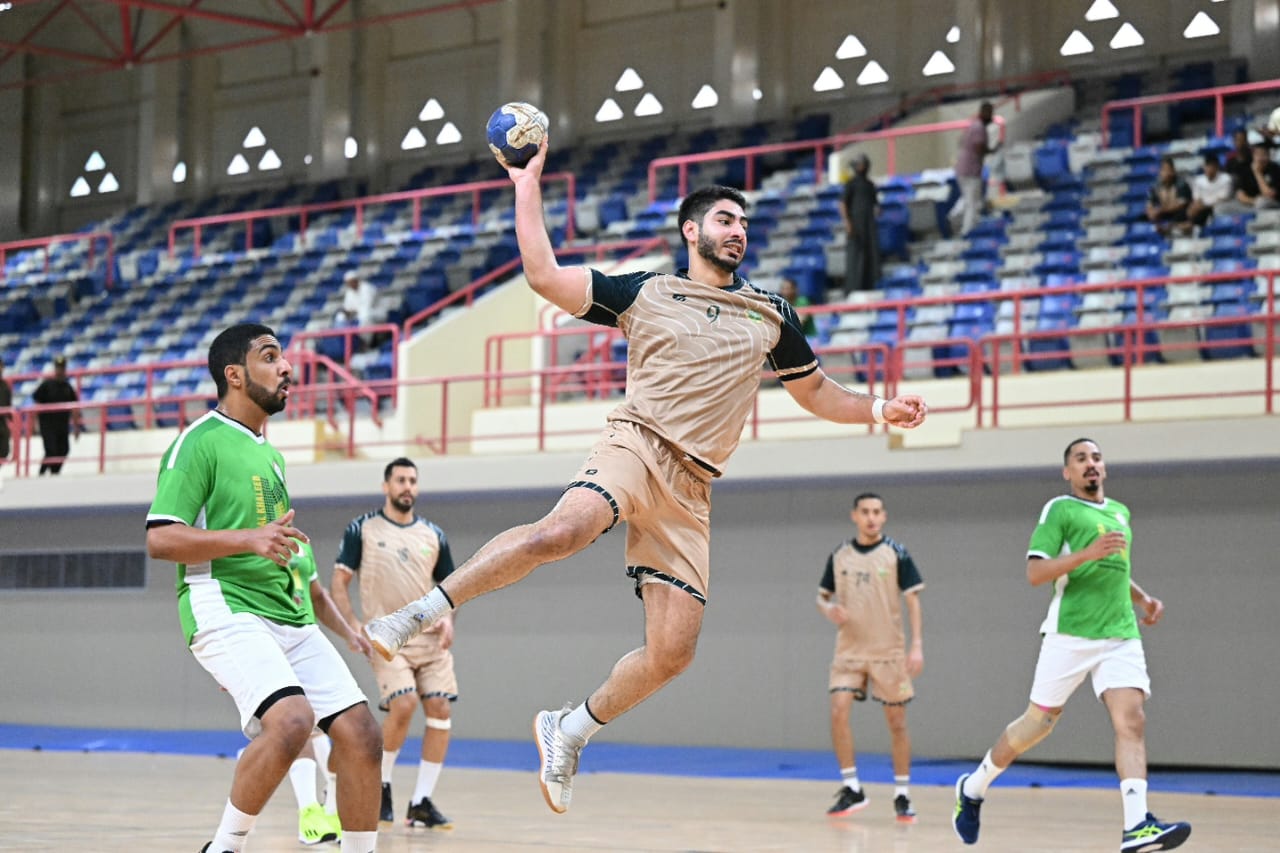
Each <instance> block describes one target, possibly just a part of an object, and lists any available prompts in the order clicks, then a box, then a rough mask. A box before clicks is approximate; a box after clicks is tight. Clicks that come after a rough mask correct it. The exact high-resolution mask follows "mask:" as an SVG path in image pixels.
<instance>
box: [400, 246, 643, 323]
mask: <svg viewBox="0 0 1280 853" xmlns="http://www.w3.org/2000/svg"><path fill="white" fill-rule="evenodd" d="M666 246H667V243H666V240H665V239H663V238H661V237H653V238H650V239H648V240H617V241H614V242H612V243H592V244H591V245H590V246H560V247H558V248H556V249H555V254H556V257H558V258H563V257H572V256H578V255H580V256H583V257H584V258H590V257H594V258H595V259H596V260H597V261H602V260H604V257H605V255H607V254H609V253H610V252H617V251H621V250H623V249H631V250H632V251H631V252H629V253H628V254H627V255H626V256H624V257H622V258H620V259H618V261H617V262H616V263H623V262H625V261H628V260H631V259H632V258H636V257H639V256H641V255H644V254H647V253H649V252H651V251H653V250H655V249H659V248H662V249H665V248H666ZM522 263H523V262H522V260H521V259H520V257H519V256H517V257H514V258H512V259H511V260H509V261H507V262H506V263H504V264H501V265H500V266H498V267H495V268H494V269H492V270H490V271H489V272H487V273H485V274H484V275H482V276H480V278H478V279H476V280H475V281H473V282H471V283H470V284H468V285H467V286H466V287H461V288H458V289H457V290H455V291H454V292H453V293H450V294H449V295H448V296H446V297H444V298H443V299H440V300H438V301H436V302H433V303H432V304H430V305H428V306H427V307H425V308H423V309H422V310H421V311H419V312H417V313H416V314H414V315H413V316H411V317H409V318H408V319H406V320H405V321H404V337H405V338H410V337H413V331H414V329H416V328H417V327H418V326H421V325H423V324H424V323H426V322H427V321H428V320H430V319H431V318H432V317H434V316H435V315H437V314H439V313H440V312H441V311H443V310H444V309H446V308H448V307H449V306H451V305H466V306H470V305H471V304H472V303H474V302H475V300H476V296H478V295H479V293H480V291H481V290H483V289H485V288H486V287H488V286H489V285H491V284H493V283H494V282H497V281H501V280H502V279H504V278H506V277H507V276H509V275H513V274H515V271H516V270H518V269H520V267H521V265H522Z"/></svg>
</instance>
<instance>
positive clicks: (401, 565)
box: [330, 457, 458, 830]
mask: <svg viewBox="0 0 1280 853" xmlns="http://www.w3.org/2000/svg"><path fill="white" fill-rule="evenodd" d="M382 492H383V495H385V498H384V500H383V504H382V508H381V509H378V510H374V511H373V512H368V513H365V514H364V515H362V516H360V517H358V518H356V519H355V520H353V521H352V522H351V523H350V524H348V525H347V529H346V532H345V533H343V536H342V550H341V551H340V552H339V554H338V561H337V564H336V565H335V566H334V569H333V580H332V581H331V582H330V586H331V587H332V594H333V600H334V603H335V604H336V605H337V606H338V610H339V611H341V613H342V614H343V616H345V617H346V619H347V621H348V622H350V623H352V624H354V625H358V624H359V622H358V621H357V619H356V617H355V612H354V610H353V608H352V606H351V594H350V591H349V587H350V586H351V579H352V578H353V577H354V576H355V575H356V574H359V575H360V610H361V611H362V612H363V614H364V616H365V618H366V619H373V618H375V617H378V616H382V615H384V614H387V613H391V612H392V611H394V610H395V609H396V608H397V607H401V606H402V605H404V603H405V602H406V601H413V600H414V599H416V598H419V597H421V596H423V595H426V594H427V593H428V592H430V591H431V590H433V589H435V587H436V584H438V583H439V582H440V581H442V580H444V579H445V578H447V577H448V576H449V575H450V573H452V572H453V555H452V553H451V552H450V551H449V540H448V539H446V538H445V535H444V531H443V530H441V529H440V528H439V527H437V526H436V525H435V524H433V523H431V522H430V521H427V520H426V519H425V518H423V517H421V516H420V515H417V514H415V513H414V511H413V505H414V503H415V501H417V499H418V468H417V466H416V465H414V464H413V462H412V461H410V460H408V459H405V458H404V457H400V458H399V459H394V460H392V461H391V462H390V463H388V464H387V467H386V468H385V469H384V470H383V473H382ZM452 645H453V619H452V617H451V616H450V617H446V618H443V619H441V620H439V621H438V622H436V624H435V625H434V626H432V629H431V630H430V631H427V632H425V633H422V634H420V635H418V636H416V637H414V638H413V640H412V641H411V642H408V643H406V644H405V645H404V648H402V649H400V651H399V653H398V654H396V655H394V656H393V657H392V658H391V659H390V660H389V661H386V662H384V661H383V660H381V659H380V658H378V657H377V656H376V655H375V656H374V657H373V658H372V660H373V673H374V675H375V676H376V677H377V679H378V689H379V691H380V692H381V702H380V703H379V705H378V707H379V708H380V709H381V710H383V711H386V712H387V716H386V718H385V719H384V720H383V721H382V806H381V810H380V813H379V819H380V820H383V821H392V820H395V810H394V807H393V805H392V801H391V771H392V768H393V767H395V763H396V758H397V757H398V756H399V755H400V748H401V747H403V746H404V741H405V738H406V737H408V734H409V723H410V721H411V720H412V719H413V709H414V707H415V706H416V705H417V704H418V703H417V702H416V701H414V700H415V699H418V700H421V702H422V713H423V715H424V716H426V718H427V724H426V730H425V733H424V734H423V737H422V756H421V758H420V760H419V762H418V780H417V784H416V786H415V788H414V792H413V797H412V798H411V799H410V800H409V810H408V812H407V814H406V817H405V823H406V824H407V825H408V826H411V827H413V826H424V827H426V828H427V829H440V830H449V829H453V823H452V822H451V821H450V820H449V819H448V818H447V817H445V816H444V815H443V814H441V813H440V811H439V809H437V808H436V807H435V805H434V804H433V803H432V802H431V797H432V795H433V794H434V793H435V787H436V781H437V780H438V779H439V778H440V771H441V769H442V767H443V766H444V758H445V754H446V753H447V752H448V750H449V730H450V727H451V726H452V720H451V717H450V712H449V711H450V709H449V703H451V702H455V701H457V699H458V681H457V679H456V678H455V677H454V674H453V652H451V651H450V650H449V649H450V647H451V646H452Z"/></svg>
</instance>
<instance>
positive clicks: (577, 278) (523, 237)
mask: <svg viewBox="0 0 1280 853" xmlns="http://www.w3.org/2000/svg"><path fill="white" fill-rule="evenodd" d="M546 161H547V140H546V139H544V140H543V141H542V144H541V145H540V146H539V147H538V153H537V154H535V155H533V157H532V158H531V159H530V160H529V162H528V163H527V164H525V166H524V168H522V169H517V168H513V167H508V168H507V173H508V174H509V175H510V176H511V180H512V182H513V183H514V184H515V188H516V242H518V243H519V244H520V258H521V260H522V261H523V262H524V273H525V275H526V276H527V277H528V279H529V286H530V287H532V288H533V290H534V292H535V293H537V294H538V295H539V296H541V297H542V298H544V299H546V300H547V301H548V302H550V303H552V304H554V305H556V306H557V307H559V308H562V309H563V310H565V311H567V312H569V313H570V314H578V313H581V311H582V309H583V306H584V304H585V303H586V300H587V286H588V284H589V282H590V281H591V274H590V272H589V271H588V270H587V269H586V268H585V267H580V266H574V267H562V266H560V263H559V261H557V260H556V253H555V250H554V249H553V248H552V246H551V238H550V236H548V234H547V224H546V221H545V220H544V219H543V215H542V183H541V181H542V167H543V166H544V165H545V164H546Z"/></svg>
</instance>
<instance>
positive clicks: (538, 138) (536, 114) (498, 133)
mask: <svg viewBox="0 0 1280 853" xmlns="http://www.w3.org/2000/svg"><path fill="white" fill-rule="evenodd" d="M546 135H547V116H546V114H545V113H543V112H542V110H540V109H538V108H537V107H535V106H533V105H532V104H526V103H523V102H520V101H515V102H512V103H510V104H503V105H502V106H500V107H498V108H497V109H496V110H494V111H493V115H491V116H489V124H488V125H486V126H485V136H486V137H487V138H488V141H489V150H490V151H492V152H493V156H494V157H496V158H497V160H498V162H499V163H501V164H502V165H504V166H512V167H515V168H517V169H519V168H523V167H524V165H525V164H526V163H528V162H529V160H530V159H531V158H532V157H533V155H534V154H537V153H538V146H539V145H541V144H542V140H543V139H544V138H545V137H546Z"/></svg>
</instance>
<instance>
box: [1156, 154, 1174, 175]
mask: <svg viewBox="0 0 1280 853" xmlns="http://www.w3.org/2000/svg"><path fill="white" fill-rule="evenodd" d="M1160 165H1161V166H1168V167H1169V168H1170V169H1173V171H1175V172H1176V171H1178V161H1177V160H1174V159H1173V155H1171V154H1166V155H1164V156H1163V157H1161V158H1160Z"/></svg>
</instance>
